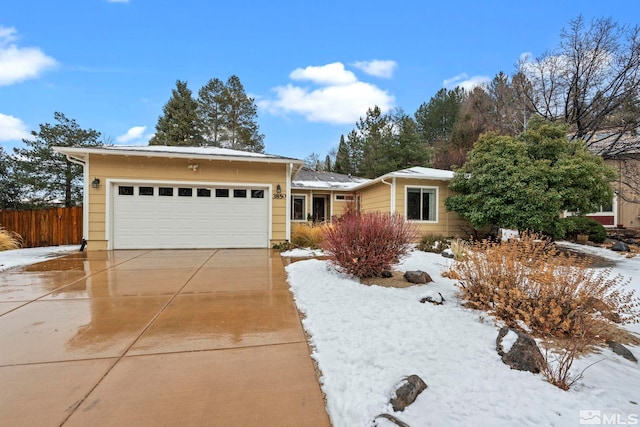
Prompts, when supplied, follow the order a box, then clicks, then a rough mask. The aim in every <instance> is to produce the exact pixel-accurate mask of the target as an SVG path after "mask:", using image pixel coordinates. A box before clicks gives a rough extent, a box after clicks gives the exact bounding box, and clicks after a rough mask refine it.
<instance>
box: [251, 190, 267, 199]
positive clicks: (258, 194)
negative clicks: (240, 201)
mask: <svg viewBox="0 0 640 427" xmlns="http://www.w3.org/2000/svg"><path fill="white" fill-rule="evenodd" d="M251 198H252V199H264V190H251Z"/></svg>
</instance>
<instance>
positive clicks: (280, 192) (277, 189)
mask: <svg viewBox="0 0 640 427" xmlns="http://www.w3.org/2000/svg"><path fill="white" fill-rule="evenodd" d="M276 194H282V187H280V184H278V185H276Z"/></svg>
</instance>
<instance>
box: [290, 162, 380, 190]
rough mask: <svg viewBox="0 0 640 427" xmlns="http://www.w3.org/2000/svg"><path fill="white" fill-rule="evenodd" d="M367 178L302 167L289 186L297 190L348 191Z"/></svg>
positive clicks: (364, 181) (367, 180) (366, 180)
mask: <svg viewBox="0 0 640 427" xmlns="http://www.w3.org/2000/svg"><path fill="white" fill-rule="evenodd" d="M369 181H370V180H369V179H366V178H359V177H355V176H351V175H344V174H341V173H335V172H323V171H315V170H313V169H310V168H306V167H303V168H302V169H300V171H299V172H298V174H297V175H296V176H295V178H294V179H293V181H291V187H292V188H295V189H298V190H344V191H350V190H352V189H353V188H355V187H357V186H358V185H360V184H363V183H366V182H369Z"/></svg>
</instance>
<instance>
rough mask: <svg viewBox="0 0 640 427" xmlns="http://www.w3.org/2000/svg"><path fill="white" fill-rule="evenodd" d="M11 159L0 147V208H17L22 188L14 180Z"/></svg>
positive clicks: (12, 160)
mask: <svg viewBox="0 0 640 427" xmlns="http://www.w3.org/2000/svg"><path fill="white" fill-rule="evenodd" d="M14 162H15V159H12V158H11V156H10V155H9V154H8V153H5V151H4V150H3V149H2V147H0V210H6V209H18V208H19V207H20V199H21V197H22V189H21V187H20V184H19V183H18V181H17V180H16V177H15V174H14V171H13V166H12V165H13V164H14Z"/></svg>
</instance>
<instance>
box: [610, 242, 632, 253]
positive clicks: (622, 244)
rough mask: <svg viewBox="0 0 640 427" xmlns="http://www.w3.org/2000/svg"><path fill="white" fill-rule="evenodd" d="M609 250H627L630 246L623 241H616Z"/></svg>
mask: <svg viewBox="0 0 640 427" xmlns="http://www.w3.org/2000/svg"><path fill="white" fill-rule="evenodd" d="M611 250H612V251H616V252H629V250H630V248H629V245H627V244H626V243H625V242H617V243H616V244H615V245H613V246H612V247H611Z"/></svg>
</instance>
